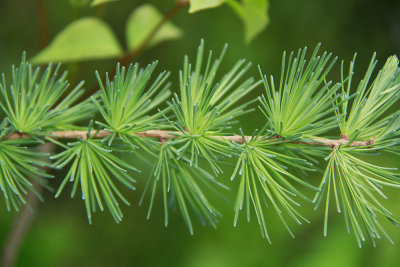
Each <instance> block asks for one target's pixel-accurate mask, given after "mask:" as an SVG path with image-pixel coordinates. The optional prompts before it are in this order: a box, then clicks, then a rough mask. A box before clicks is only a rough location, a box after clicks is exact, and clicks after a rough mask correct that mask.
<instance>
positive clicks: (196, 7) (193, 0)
mask: <svg viewBox="0 0 400 267" xmlns="http://www.w3.org/2000/svg"><path fill="white" fill-rule="evenodd" d="M225 1H226V0H190V9H189V13H194V12H197V11H200V10H203V9H207V8H213V7H217V6H220V5H222V4H223V3H224V2H225Z"/></svg>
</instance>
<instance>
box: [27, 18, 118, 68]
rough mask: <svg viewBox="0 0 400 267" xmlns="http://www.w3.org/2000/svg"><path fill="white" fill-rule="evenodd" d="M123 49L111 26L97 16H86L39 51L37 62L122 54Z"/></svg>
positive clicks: (35, 60)
mask: <svg viewBox="0 0 400 267" xmlns="http://www.w3.org/2000/svg"><path fill="white" fill-rule="evenodd" d="M121 54H122V49H121V47H120V45H119V43H118V40H117V39H116V37H115V36H114V34H113V32H112V31H111V29H110V27H109V26H108V25H107V24H105V23H104V22H103V21H101V20H99V19H96V18H90V17H87V18H82V19H79V20H76V21H75V22H73V23H71V24H70V25H68V26H67V27H66V28H65V29H64V30H62V31H61V32H60V33H59V34H58V35H57V36H56V37H55V38H54V40H53V42H51V44H50V45H49V46H48V47H46V48H45V49H43V50H42V51H40V52H39V54H37V55H36V56H35V57H34V58H33V59H32V62H33V63H35V64H40V63H47V62H54V61H57V62H58V61H62V62H68V61H77V60H87V59H103V58H110V57H119V56H120V55H121Z"/></svg>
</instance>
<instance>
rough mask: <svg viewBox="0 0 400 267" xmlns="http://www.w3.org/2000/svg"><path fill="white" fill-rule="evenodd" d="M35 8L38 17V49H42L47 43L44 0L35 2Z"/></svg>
mask: <svg viewBox="0 0 400 267" xmlns="http://www.w3.org/2000/svg"><path fill="white" fill-rule="evenodd" d="M37 8H38V14H39V16H38V17H39V33H40V47H42V48H43V47H45V46H46V45H47V44H48V43H49V35H48V32H47V22H46V12H45V8H44V0H37Z"/></svg>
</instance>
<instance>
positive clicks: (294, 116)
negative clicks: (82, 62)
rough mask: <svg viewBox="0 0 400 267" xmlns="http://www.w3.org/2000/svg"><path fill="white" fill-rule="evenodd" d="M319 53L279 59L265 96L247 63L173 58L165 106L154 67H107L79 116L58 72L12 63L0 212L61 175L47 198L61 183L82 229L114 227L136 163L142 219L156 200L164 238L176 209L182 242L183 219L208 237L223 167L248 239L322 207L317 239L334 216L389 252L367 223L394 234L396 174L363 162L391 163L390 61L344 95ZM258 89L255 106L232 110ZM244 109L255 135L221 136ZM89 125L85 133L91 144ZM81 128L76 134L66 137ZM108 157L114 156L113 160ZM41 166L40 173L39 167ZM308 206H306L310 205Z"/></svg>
mask: <svg viewBox="0 0 400 267" xmlns="http://www.w3.org/2000/svg"><path fill="white" fill-rule="evenodd" d="M319 48H320V45H317V47H316V48H315V49H314V51H313V52H312V54H311V56H310V57H308V56H307V49H306V48H305V49H300V50H299V51H298V53H297V54H294V53H293V52H292V53H291V54H290V55H289V57H287V56H286V53H284V54H283V59H282V69H281V75H280V79H279V82H278V83H275V81H274V79H273V77H272V76H271V77H270V78H269V79H268V78H267V76H265V75H264V74H263V73H262V70H261V68H260V67H259V72H260V75H261V78H262V79H261V80H260V81H256V80H255V79H254V78H251V77H250V78H249V77H247V75H246V73H247V72H248V71H249V70H250V67H251V64H250V63H245V60H239V61H238V62H237V63H236V64H234V65H233V66H232V67H231V68H230V69H229V70H228V71H226V72H225V73H223V72H222V73H221V71H220V65H221V62H222V59H223V57H224V54H225V52H226V47H224V49H223V50H222V52H221V54H220V55H219V56H218V57H217V58H216V59H213V54H212V52H209V53H208V55H207V56H205V55H204V54H205V53H204V42H203V41H201V43H200V46H199V49H198V51H197V57H196V61H195V63H194V64H193V65H192V64H191V63H190V61H189V58H188V57H187V56H186V57H185V58H184V64H183V69H182V71H181V72H180V73H179V83H178V84H177V87H176V88H175V89H176V90H174V91H176V93H174V94H173V95H172V96H171V91H170V88H171V84H170V83H169V82H168V79H169V73H168V72H162V73H160V74H159V75H154V72H155V67H156V64H157V63H156V62H154V63H152V64H150V65H148V66H147V67H145V68H144V69H141V68H139V66H138V65H137V64H132V65H130V66H128V67H121V66H120V65H119V64H118V65H117V67H116V74H115V77H114V79H113V80H109V79H108V75H106V79H105V81H104V82H103V81H102V79H101V75H100V74H98V73H97V72H96V77H97V80H98V82H99V86H100V91H99V92H98V93H96V94H95V95H93V96H92V97H91V99H87V100H85V101H83V102H81V103H76V102H77V100H78V98H79V97H80V96H81V95H82V94H83V88H82V86H83V83H81V84H79V85H78V86H77V87H76V88H74V89H72V90H69V89H68V82H67V80H66V74H65V73H64V74H63V75H61V76H60V77H58V76H57V71H58V69H59V67H57V68H55V69H54V70H53V67H52V66H51V65H49V67H48V68H47V69H46V70H45V71H44V72H43V73H41V72H40V70H39V68H36V69H34V68H32V66H31V65H30V64H29V63H27V62H26V60H25V55H23V57H22V63H21V65H20V66H19V67H18V68H15V67H13V69H12V77H11V83H10V84H8V83H6V78H5V76H4V75H3V77H2V82H1V84H0V92H1V93H0V106H1V109H2V111H3V112H4V113H2V114H1V116H2V124H1V132H0V167H1V172H0V189H1V191H2V193H3V196H4V200H5V204H6V207H7V209H8V210H9V209H10V208H11V207H13V208H14V209H16V210H18V207H19V206H20V205H21V204H25V202H26V201H25V199H24V197H25V195H26V194H27V193H28V192H29V191H31V190H34V189H33V187H32V180H34V179H35V180H38V181H39V182H40V183H43V184H45V179H43V178H51V177H52V176H51V175H50V174H47V173H46V171H44V170H43V169H42V168H39V167H41V166H47V167H49V166H52V167H54V168H57V169H62V168H66V170H67V172H66V173H67V174H66V176H65V178H64V179H63V180H62V181H61V183H60V186H59V188H58V190H57V192H56V197H58V196H59V195H60V194H61V193H62V191H63V190H64V188H65V187H66V186H68V184H69V183H68V182H71V185H72V192H71V197H73V196H75V195H76V194H77V193H78V194H79V192H78V191H80V194H81V196H82V198H83V200H84V203H85V206H86V211H87V216H88V219H89V222H92V214H93V213H94V212H95V211H96V210H97V209H99V210H100V211H103V210H104V209H105V208H107V209H108V210H109V211H110V213H111V215H112V216H113V218H114V220H115V221H116V222H119V221H121V219H122V217H123V214H122V208H121V206H120V202H123V203H125V204H127V205H129V203H128V201H127V198H126V197H125V196H123V194H122V190H121V185H123V186H126V187H127V188H129V189H132V190H133V189H135V188H134V183H135V180H137V179H138V177H137V176H136V173H137V172H140V169H141V168H140V166H141V162H139V161H142V162H143V161H144V162H145V163H147V164H150V165H153V168H152V170H151V172H150V173H149V174H148V178H147V180H146V186H145V188H144V189H143V194H142V197H141V200H140V204H142V203H146V205H148V215H147V218H150V216H151V212H152V210H153V207H154V205H157V204H156V203H157V202H158V200H160V201H161V202H162V203H163V204H162V205H163V209H164V217H165V220H164V225H165V226H167V225H168V218H169V216H170V209H171V208H172V209H173V208H174V207H177V208H178V209H179V211H180V213H181V214H182V217H183V219H184V221H185V223H186V225H187V227H188V229H189V232H190V233H191V234H193V232H194V225H193V217H197V218H199V220H200V221H201V222H202V223H203V224H209V225H211V226H213V227H216V226H217V223H218V217H220V216H222V214H220V213H219V212H218V210H217V207H216V206H217V205H216V203H213V201H211V199H213V197H212V195H210V193H211V194H216V195H221V194H222V195H223V194H224V192H225V191H224V190H226V189H229V188H228V187H227V186H226V185H224V184H223V183H222V182H221V181H220V177H219V176H220V175H221V174H222V173H223V171H225V172H226V170H228V168H225V167H224V168H222V166H223V165H229V163H231V162H232V161H236V165H235V167H233V168H232V172H233V174H232V175H231V180H234V179H236V180H238V182H237V185H238V188H237V189H236V190H235V191H236V200H235V201H234V203H233V205H234V225H235V226H236V224H237V222H238V218H239V214H240V211H242V210H246V217H247V220H248V221H250V218H251V217H252V215H251V214H252V212H253V211H254V214H255V218H256V220H257V222H258V224H259V225H260V229H261V233H262V236H263V237H265V238H266V239H267V240H268V241H269V242H271V241H270V240H271V239H270V233H269V232H268V228H267V225H268V224H269V220H272V218H267V217H266V212H267V209H268V208H272V209H273V210H274V211H276V214H277V216H278V217H279V218H280V219H281V220H282V223H283V224H284V226H285V227H286V228H287V229H288V231H289V233H290V234H291V235H292V236H294V234H293V233H292V231H291V230H290V222H294V223H296V224H302V223H303V222H309V221H308V220H307V219H306V218H304V217H303V216H302V215H301V214H300V212H299V206H301V205H304V204H305V205H310V204H315V209H317V208H318V207H320V206H324V208H325V223H324V229H323V232H324V235H327V231H328V230H327V229H328V217H329V211H330V210H332V209H333V208H334V207H335V208H336V210H337V212H339V213H342V214H343V217H344V220H345V224H346V226H347V230H348V231H349V232H353V233H354V236H355V238H356V240H357V242H358V244H359V245H360V246H361V244H362V242H364V241H366V240H370V241H371V242H372V243H373V244H374V245H375V239H379V238H381V237H382V236H383V237H385V238H386V239H388V240H389V241H391V239H390V237H389V234H387V232H386V230H385V229H384V227H383V226H382V224H381V218H382V217H385V218H387V219H389V221H391V222H392V223H393V224H395V225H396V226H397V222H396V219H395V218H394V216H393V215H392V213H391V212H390V211H389V210H388V209H387V208H385V207H384V206H383V204H382V199H386V198H387V197H386V195H385V193H384V189H385V187H394V188H399V187H400V176H399V173H398V172H397V169H396V168H389V167H382V166H378V165H377V164H375V163H374V156H375V155H377V154H378V153H379V152H381V151H386V152H391V153H396V154H400V149H399V144H400V130H399V129H400V116H399V115H400V110H397V109H395V107H396V106H395V105H396V104H398V103H399V102H398V101H399V98H400V92H399V91H400V69H399V67H398V64H399V62H398V59H397V57H396V56H391V57H389V59H388V60H387V62H386V64H385V65H384V66H383V68H382V69H381V70H380V71H379V72H378V73H377V74H376V75H374V69H375V67H376V64H377V62H376V60H375V55H374V56H373V58H372V60H371V63H370V65H369V67H368V69H367V71H366V74H365V75H364V78H363V79H362V80H361V81H360V82H359V84H358V86H354V81H353V71H354V60H353V61H352V62H351V63H350V69H349V74H348V75H345V74H344V67H343V66H344V64H343V63H342V68H341V70H342V71H341V73H342V74H341V79H340V82H339V83H336V84H335V83H333V82H330V81H328V78H327V77H328V74H329V73H330V71H331V70H332V69H333V67H334V64H335V62H336V60H337V58H332V55H331V54H328V53H326V52H324V53H322V54H320V53H319ZM261 84H263V85H264V87H265V91H264V95H262V96H260V97H258V99H254V100H250V101H247V102H246V101H243V99H246V96H247V94H249V93H251V92H253V91H254V90H255V89H258V88H259V87H260V85H261ZM172 88H174V87H172ZM257 101H258V103H259V105H260V106H259V108H260V110H261V111H262V112H263V113H264V115H265V121H261V122H259V123H260V125H259V126H260V127H259V129H260V130H254V131H253V134H252V135H251V136H245V134H244V132H243V130H242V129H240V135H234V133H233V132H232V131H233V130H232V125H233V124H235V123H238V122H239V121H238V120H239V117H240V116H241V115H246V114H248V113H249V112H251V111H253V110H254V106H255V105H256V104H255V103H256V102H257ZM96 115H97V116H96ZM95 116H96V119H97V121H96V122H95V125H97V127H98V129H97V132H96V130H94V131H92V129H93V123H92V120H93V119H94V118H95ZM89 120H90V123H89V126H88V127H78V126H76V123H77V122H78V121H84V122H85V121H86V123H87V121H89ZM74 130H81V131H82V130H84V131H87V135H86V134H85V132H83V133H82V132H81V131H75V132H74ZM246 131H247V130H246ZM334 131H337V132H339V131H340V132H339V134H337V135H338V136H337V139H335V140H332V139H328V138H327V136H326V135H328V134H329V135H332V133H334ZM61 132H63V133H68V134H65V135H60V133H61ZM56 133H58V134H56ZM74 133H75V135H74ZM79 133H80V134H79ZM100 133H101V134H100ZM83 134H85V136H83ZM66 138H70V139H71V138H72V139H75V140H72V141H71V140H65V139H66ZM76 138H78V140H76ZM43 142H53V143H55V144H57V145H58V146H59V148H60V152H58V154H55V155H51V156H50V155H47V154H40V153H37V152H35V149H36V147H37V145H38V144H40V143H43ZM122 153H124V154H125V155H127V156H124V157H123V159H122V156H121V155H122ZM46 158H48V159H50V160H52V161H53V163H52V164H45V163H43V162H46V160H45V159H46ZM321 158H324V159H325V161H326V169H325V171H321V173H323V175H322V178H321V181H320V182H315V181H308V179H305V176H306V175H307V174H308V172H310V171H316V170H318V168H317V167H316V164H317V163H318V161H319V159H321ZM226 163H228V164H226ZM132 165H134V166H132ZM320 166H324V165H320ZM318 183H319V187H316V186H315V185H314V184H318ZM309 194H315V197H314V199H313V200H310V198H309V197H308V195H309ZM158 195H160V196H161V197H160V198H159V197H157V196H158ZM288 219H289V220H288Z"/></svg>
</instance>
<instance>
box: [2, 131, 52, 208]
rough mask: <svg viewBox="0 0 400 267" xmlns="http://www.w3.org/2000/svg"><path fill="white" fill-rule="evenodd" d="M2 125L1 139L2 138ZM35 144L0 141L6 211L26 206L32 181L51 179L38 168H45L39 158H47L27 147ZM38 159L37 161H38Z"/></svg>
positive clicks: (28, 141)
mask: <svg viewBox="0 0 400 267" xmlns="http://www.w3.org/2000/svg"><path fill="white" fill-rule="evenodd" d="M4 126H5V124H4V123H2V125H1V127H2V133H1V136H2V138H3V137H4V131H3V129H4V128H3V127H4ZM33 144H37V141H33V140H30V139H27V140H1V141H0V168H1V172H0V189H1V191H2V193H3V196H4V200H5V203H6V207H7V210H10V209H11V207H12V208H14V209H15V210H17V211H18V210H19V206H20V205H21V204H26V201H25V198H24V197H25V195H26V194H27V193H28V192H29V191H33V192H34V193H35V194H36V195H37V196H38V197H40V195H39V194H38V193H37V192H36V190H35V189H34V188H33V187H32V180H33V181H37V182H39V183H43V181H42V179H41V178H52V177H53V176H51V175H49V174H46V173H45V172H44V171H43V170H42V169H40V168H38V166H46V165H47V164H45V163H44V162H43V161H41V160H40V158H43V157H44V156H48V155H46V154H44V153H38V152H34V151H31V150H30V149H28V147H27V146H30V145H33ZM38 158H39V159H38Z"/></svg>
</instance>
